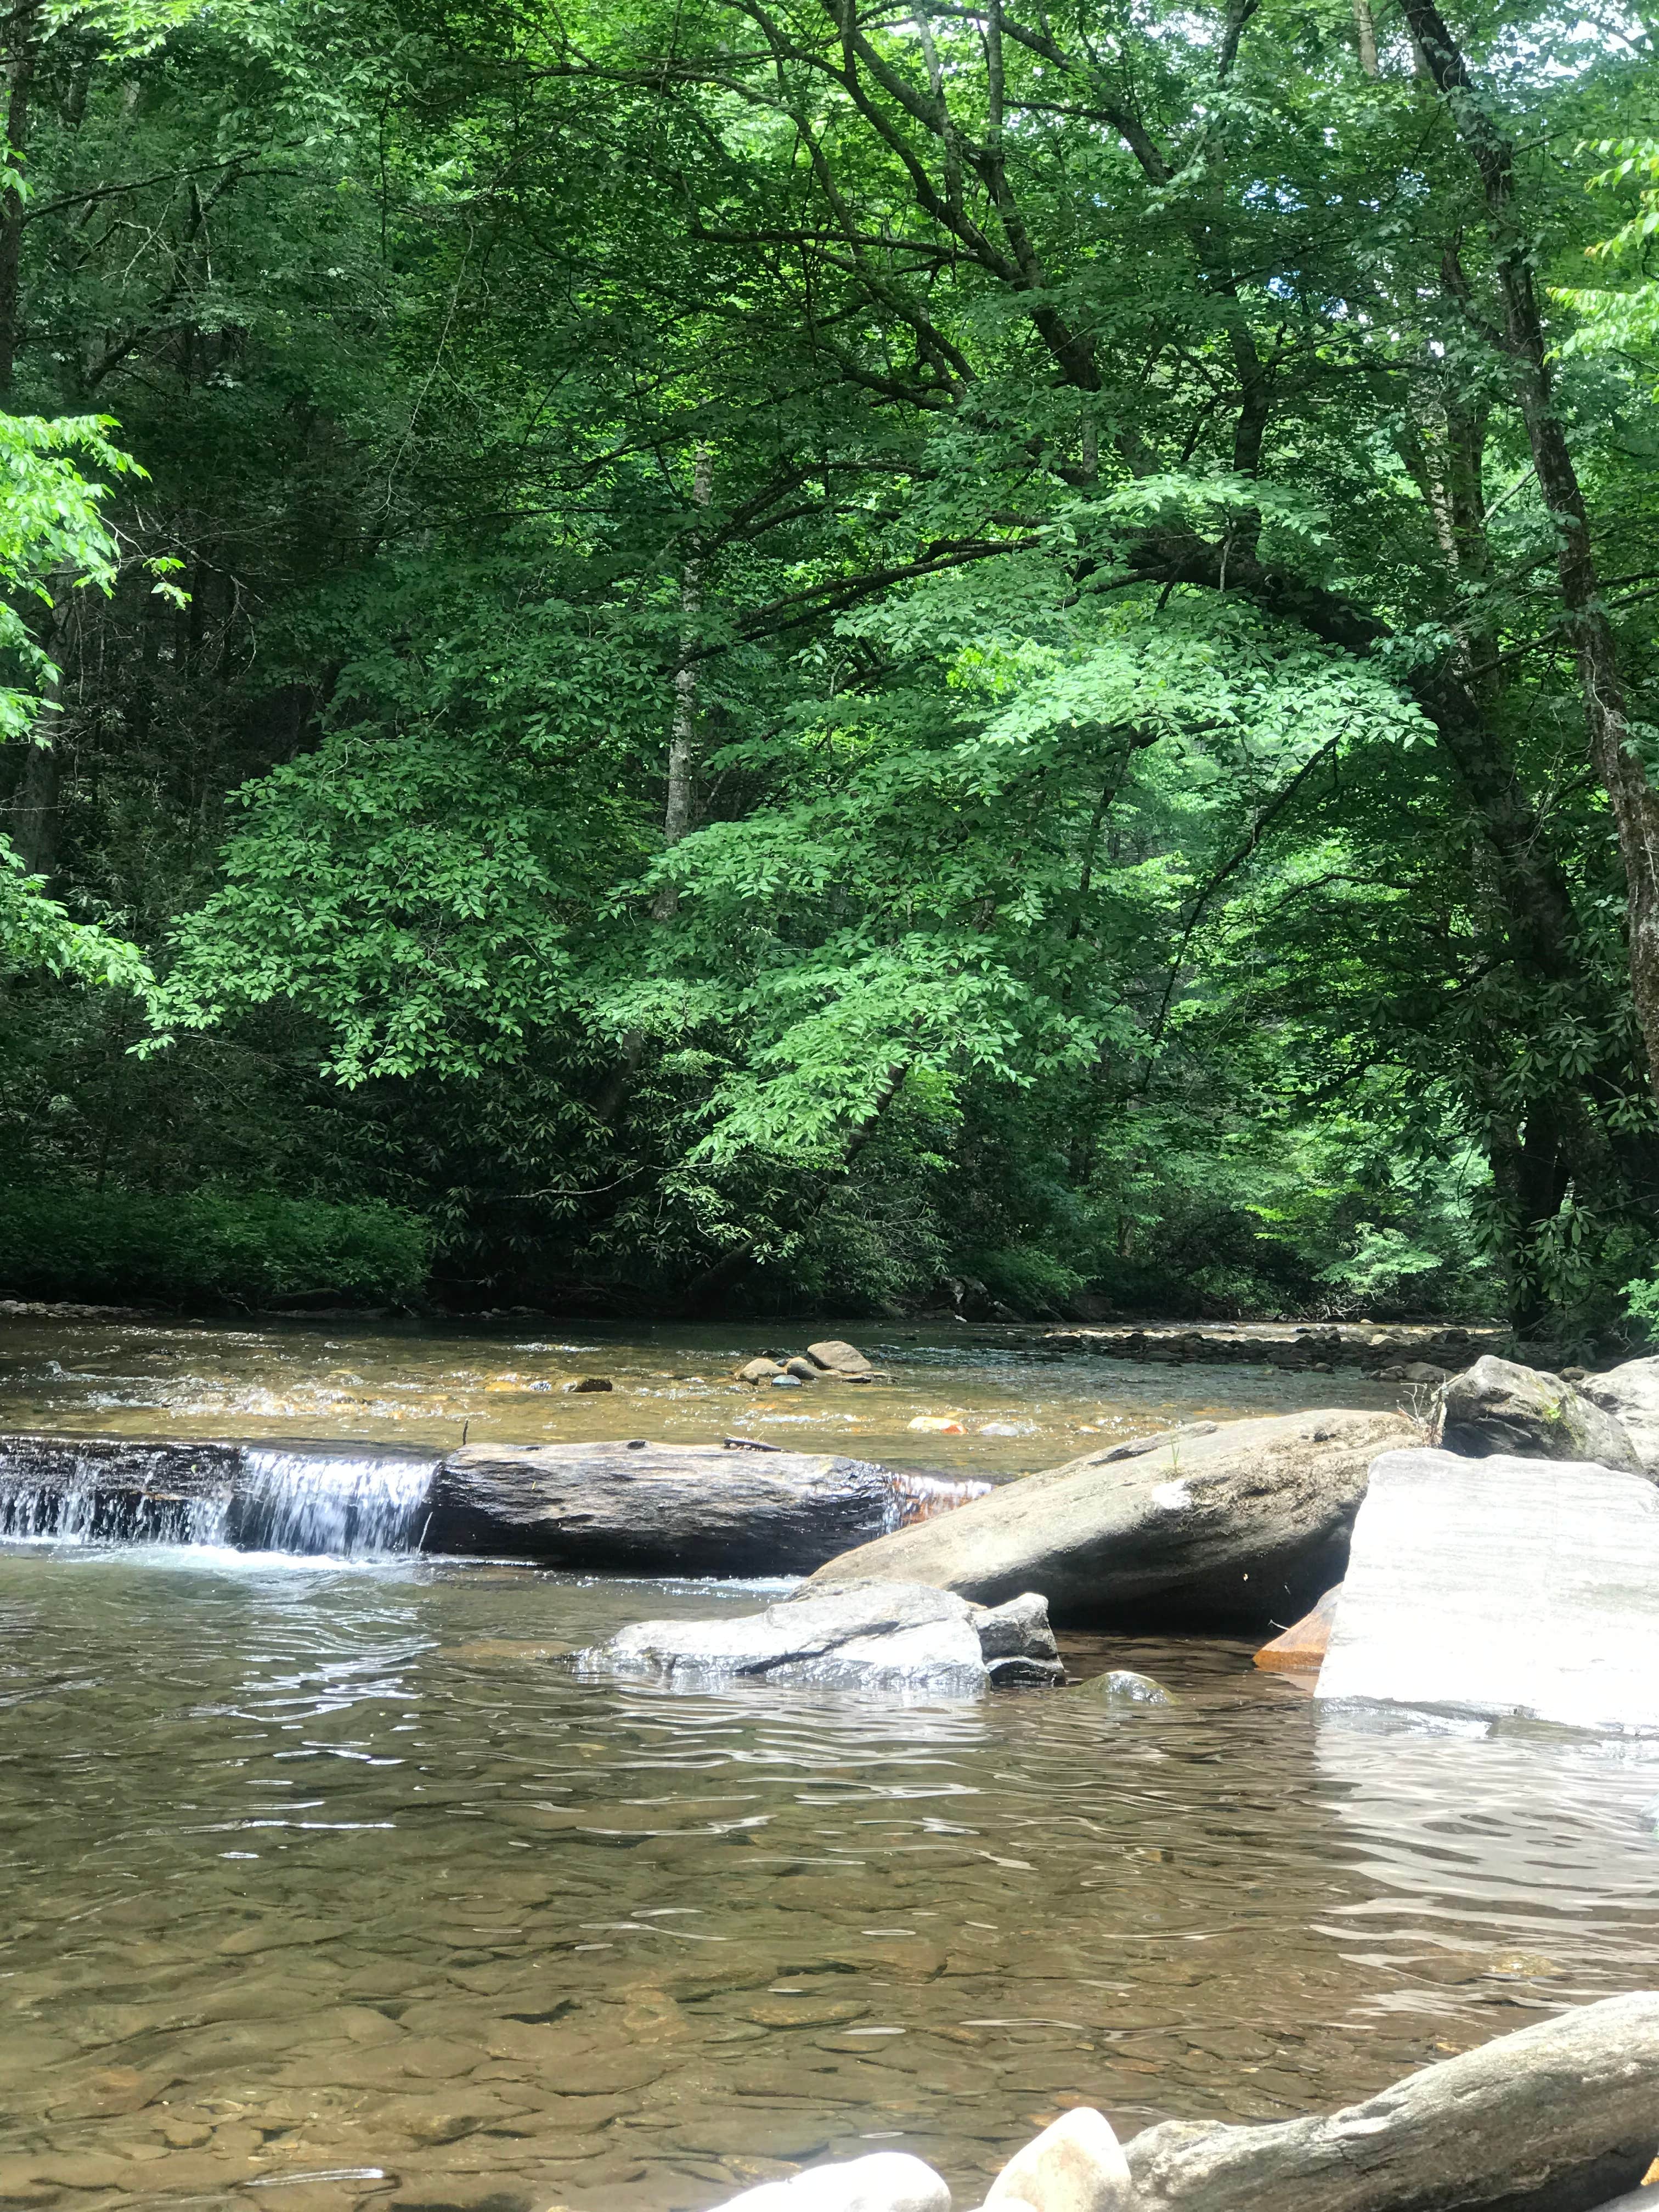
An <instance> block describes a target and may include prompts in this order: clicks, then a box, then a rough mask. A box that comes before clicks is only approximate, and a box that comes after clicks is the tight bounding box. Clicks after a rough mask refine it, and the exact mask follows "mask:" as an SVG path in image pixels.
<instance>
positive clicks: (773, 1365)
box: [733, 1358, 783, 1383]
mask: <svg viewBox="0 0 1659 2212" xmlns="http://www.w3.org/2000/svg"><path fill="white" fill-rule="evenodd" d="M733 1371H734V1372H735V1374H736V1376H737V1379H738V1382H739V1383H769V1382H770V1381H771V1380H772V1378H773V1376H775V1375H781V1374H782V1372H783V1370H782V1368H781V1367H780V1366H779V1364H778V1363H777V1361H776V1360H775V1359H766V1358H760V1359H745V1360H744V1364H743V1365H742V1366H741V1367H739V1368H737V1369H735V1370H733Z"/></svg>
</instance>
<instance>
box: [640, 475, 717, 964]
mask: <svg viewBox="0 0 1659 2212" xmlns="http://www.w3.org/2000/svg"><path fill="white" fill-rule="evenodd" d="M713 489H714V457H713V455H712V454H711V453H710V452H709V449H708V446H707V445H706V444H704V443H703V442H702V441H701V440H699V441H698V444H697V456H696V465H695V467H694V469H693V471H692V476H691V503H692V505H693V506H694V507H699V508H702V507H707V506H708V501H709V495H710V494H711V492H712V491H713ZM702 572H703V554H702V546H701V544H699V543H698V542H697V540H696V538H694V539H693V541H692V544H691V550H690V552H689V553H688V554H687V556H686V561H685V566H684V569H683V570H682V572H681V575H680V650H681V652H682V653H684V652H685V650H686V648H687V647H690V646H692V645H695V644H696V637H695V635H694V632H695V629H696V620H697V617H698V616H699V615H700V614H701V613H702ZM696 777H697V664H696V661H695V660H684V659H683V660H682V661H681V664H680V665H679V666H678V668H677V669H676V670H675V671H674V712H673V715H672V717H671V720H670V722H669V726H668V797H667V800H666V803H665V805H664V807H663V817H662V841H663V844H664V847H665V848H667V847H669V846H671V845H678V843H679V842H680V840H681V838H682V837H684V835H685V833H686V831H687V830H688V829H690V827H691V822H692V817H693V815H694V813H695V811H696ZM679 903H680V894H679V886H678V884H664V885H663V886H662V888H661V890H659V892H658V893H657V896H656V897H655V898H654V899H653V902H652V905H651V912H652V915H653V917H654V918H655V919H656V920H657V921H672V920H673V919H674V916H675V915H676V914H677V913H678V911H679Z"/></svg>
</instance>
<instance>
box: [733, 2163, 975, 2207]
mask: <svg viewBox="0 0 1659 2212" xmlns="http://www.w3.org/2000/svg"><path fill="white" fill-rule="evenodd" d="M719 2212H951V2191H950V2190H949V2188H948V2187H947V2186H946V2185H945V2181H944V2180H943V2179H941V2177H940V2176H939V2174H937V2173H935V2172H934V2171H933V2167H932V2166H927V2165H924V2164H923V2162H922V2160H921V2159H919V2158H912V2157H911V2155H910V2154H909V2153H908V2151H902V2150H879V2151H874V2152H872V2154H871V2155H870V2156H869V2157H868V2158H853V2159H848V2160H844V2161H842V2162H841V2163H838V2164H836V2165H834V2166H809V2167H808V2168H807V2170H806V2172H805V2173H792V2174H791V2175H790V2177H789V2179H788V2180H787V2181H763V2183H762V2184H761V2185H760V2187H759V2188H758V2189H745V2190H744V2192H743V2194H742V2196H741V2197H728V2198H727V2199H726V2203H725V2204H724V2205H723V2206H721V2207H720V2208H719Z"/></svg>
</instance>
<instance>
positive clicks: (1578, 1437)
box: [1439, 1358, 1639, 1470]
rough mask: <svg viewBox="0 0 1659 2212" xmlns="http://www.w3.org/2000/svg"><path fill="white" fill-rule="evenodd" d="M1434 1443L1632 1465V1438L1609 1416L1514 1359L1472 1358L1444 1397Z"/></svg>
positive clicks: (1474, 1451) (1475, 1454)
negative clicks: (1438, 1436)
mask: <svg viewBox="0 0 1659 2212" xmlns="http://www.w3.org/2000/svg"><path fill="white" fill-rule="evenodd" d="M1441 1403H1442V1407H1443V1413H1442V1419H1441V1429H1440V1438H1439V1441H1440V1443H1441V1444H1442V1445H1443V1448H1444V1449H1446V1450H1447V1451H1451V1452H1461V1453H1463V1454H1464V1455H1467V1456H1468V1457H1470V1458H1474V1459H1479V1458H1483V1457H1485V1456H1486V1455H1487V1454H1489V1453H1492V1452H1512V1453H1514V1454H1516V1455H1517V1456H1518V1457H1520V1458H1522V1459H1558V1460H1579V1461H1585V1462H1594V1463H1595V1465H1596V1466H1598V1467H1614V1468H1626V1469H1627V1470H1633V1469H1634V1468H1637V1467H1638V1465H1639V1462H1638V1458H1637V1455H1636V1452H1635V1449H1634V1448H1633V1446H1632V1443H1631V1440H1630V1438H1629V1437H1628V1436H1627V1435H1626V1433H1625V1431H1624V1430H1623V1428H1622V1427H1621V1426H1620V1424H1619V1423H1618V1421H1616V1420H1615V1419H1613V1415H1612V1414H1611V1413H1607V1411H1606V1410H1605V1409H1604V1408H1603V1407H1601V1406H1599V1405H1596V1404H1595V1403H1594V1402H1593V1401H1591V1400H1590V1399H1589V1398H1587V1397H1585V1396H1584V1395H1583V1394H1582V1393H1581V1392H1580V1391H1577V1390H1575V1389H1574V1388H1573V1387H1572V1384H1571V1383H1565V1382H1563V1380H1562V1379H1561V1377H1560V1376H1559V1375H1547V1374H1545V1373H1543V1372H1542V1371H1541V1370H1539V1369H1538V1368H1535V1367H1517V1366H1516V1364H1515V1362H1514V1361H1513V1360H1510V1359H1493V1358H1485V1359H1477V1360H1476V1361H1475V1363H1474V1366H1473V1367H1466V1368H1465V1369H1464V1370H1463V1372H1462V1374H1461V1375H1454V1376H1452V1377H1451V1379H1450V1380H1449V1382H1448V1383H1447V1384H1446V1386H1445V1389H1443V1392H1442V1394H1441Z"/></svg>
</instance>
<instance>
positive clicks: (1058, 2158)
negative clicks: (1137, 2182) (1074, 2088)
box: [985, 2105, 1135, 2212]
mask: <svg viewBox="0 0 1659 2212" xmlns="http://www.w3.org/2000/svg"><path fill="white" fill-rule="evenodd" d="M1015 2204H1026V2205H1029V2206H1030V2208H1031V2212H1135V2203H1134V2184H1133V2181H1132V2180H1131V2179H1130V2177H1129V2168H1128V2165H1127V2161H1126V2160H1125V2159H1124V2155H1123V2150H1122V2147H1121V2144H1120V2143H1119V2142H1118V2139H1117V2137H1116V2136H1115V2135H1114V2134H1113V2132H1112V2124H1111V2122H1110V2121H1109V2119H1108V2118H1106V2115H1105V2114H1104V2113H1103V2112H1096V2111H1095V2110H1094V2108H1093V2107H1092V2106H1089V2105H1079V2106H1076V2107H1075V2108H1074V2109H1073V2111H1071V2112H1062V2113H1061V2114H1060V2118H1058V2119H1057V2120H1056V2121H1055V2122H1054V2124H1053V2125H1052V2126H1051V2127H1047V2128H1045V2129H1044V2130H1043V2131H1042V2134H1041V2135H1040V2136H1037V2138H1036V2141H1035V2142H1029V2143H1027V2144H1026V2146H1025V2148H1024V2150H1022V2151H1018V2152H1016V2153H1015V2154H1014V2156H1013V2157H1012V2158H1011V2159H1010V2160H1009V2161H1008V2163H1007V2165H1006V2166H1004V2167H1003V2169H1002V2171H1001V2172H1000V2174H998V2176H997V2178H996V2179H995V2180H994V2182H993V2183H992V2184H991V2186H990V2187H989V2189H987V2191H986V2192H985V2212H992V2208H993V2207H994V2206H998V2205H1008V2206H1010V2207H1012V2206H1013V2205H1015Z"/></svg>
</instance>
